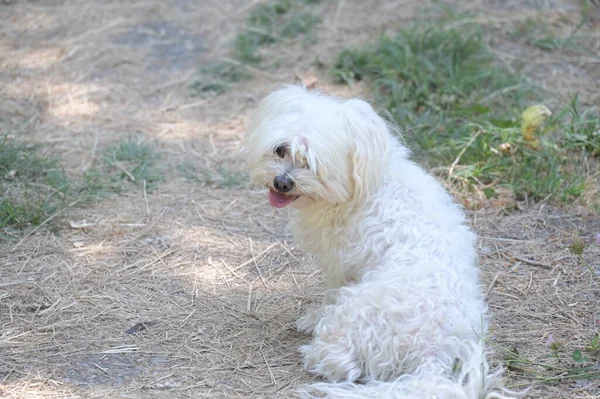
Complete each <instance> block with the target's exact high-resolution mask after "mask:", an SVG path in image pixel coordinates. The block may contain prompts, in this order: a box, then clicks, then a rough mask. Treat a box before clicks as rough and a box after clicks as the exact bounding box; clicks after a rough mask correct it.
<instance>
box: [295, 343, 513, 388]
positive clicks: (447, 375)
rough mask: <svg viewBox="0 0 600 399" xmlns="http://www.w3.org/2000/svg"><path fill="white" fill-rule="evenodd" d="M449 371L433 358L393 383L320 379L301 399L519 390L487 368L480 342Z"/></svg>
mask: <svg viewBox="0 0 600 399" xmlns="http://www.w3.org/2000/svg"><path fill="white" fill-rule="evenodd" d="M468 352H469V353H468V355H469V356H465V357H464V358H463V360H462V362H463V363H462V365H460V366H458V365H457V367H456V368H458V369H459V370H457V371H455V372H452V370H448V369H447V366H442V365H441V364H439V363H436V362H435V361H432V362H430V363H424V364H422V365H421V366H419V367H418V368H417V369H416V370H415V371H414V372H413V373H411V374H405V375H403V376H401V377H400V378H398V379H396V380H395V381H393V382H383V381H370V382H368V383H366V384H356V383H352V382H339V383H336V382H322V383H317V384H312V385H308V386H304V387H301V388H300V390H299V393H300V396H301V397H302V398H304V399H308V398H310V399H316V398H328V399H515V398H517V397H519V396H521V395H522V393H519V392H514V391H510V390H508V389H506V388H505V387H504V385H503V383H502V378H501V374H502V369H500V368H498V369H497V370H494V371H492V370H490V367H489V365H488V362H487V360H486V353H485V351H484V345H483V342H479V343H478V344H474V345H473V347H472V348H470V349H469V350H468Z"/></svg>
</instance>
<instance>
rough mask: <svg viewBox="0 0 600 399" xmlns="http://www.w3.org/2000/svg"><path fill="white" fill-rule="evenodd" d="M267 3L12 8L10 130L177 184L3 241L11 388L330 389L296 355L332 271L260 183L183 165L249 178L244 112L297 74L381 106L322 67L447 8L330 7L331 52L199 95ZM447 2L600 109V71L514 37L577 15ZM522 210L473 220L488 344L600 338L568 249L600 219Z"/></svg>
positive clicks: (589, 284) (136, 394)
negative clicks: (291, 230)
mask: <svg viewBox="0 0 600 399" xmlns="http://www.w3.org/2000/svg"><path fill="white" fill-rule="evenodd" d="M257 3H258V1H242V0H219V1H216V0H169V1H160V0H144V1H133V2H116V1H88V0H70V1H60V0H39V1H23V0H12V1H7V0H5V1H4V2H2V3H0V25H1V27H0V116H1V118H0V129H1V130H2V131H11V130H23V131H25V132H27V133H26V138H27V140H30V141H33V142H39V143H43V144H44V145H45V148H46V149H47V151H49V152H51V153H53V154H57V155H58V156H59V157H60V160H61V162H62V163H63V164H64V165H65V167H66V168H67V171H68V173H70V174H72V175H75V176H76V175H81V173H83V172H84V171H85V170H87V169H88V168H90V167H91V166H92V165H93V164H94V163H95V162H98V160H99V158H100V157H101V151H102V149H103V148H106V147H107V146H109V145H111V144H113V143H115V142H118V141H119V140H122V139H123V138H126V137H129V136H132V135H138V136H140V137H142V138H143V139H144V140H146V141H147V142H149V143H152V145H153V146H154V147H155V148H156V149H157V151H158V152H159V153H160V154H161V161H160V162H161V163H160V165H161V171H162V173H163V174H164V179H163V181H162V182H161V183H159V184H158V186H157V187H156V188H155V189H154V190H151V191H150V190H148V191H144V190H143V189H142V187H137V186H135V187H133V188H131V189H130V190H126V191H125V192H124V193H122V194H120V195H113V196H108V197H105V198H102V199H99V200H98V201H97V202H95V203H93V204H89V205H86V206H85V207H83V206H77V205H74V206H72V207H71V208H69V209H68V213H66V214H65V215H64V217H63V215H59V217H57V218H56V219H55V220H54V221H53V222H54V223H56V225H57V228H58V233H59V234H52V233H49V232H46V230H45V229H43V228H41V229H39V230H38V231H36V232H35V233H34V234H31V235H29V236H27V237H25V238H24V239H23V240H21V241H9V242H0V397H3V398H152V397H160V398H165V397H166V398H184V397H193V398H198V397H211V398H234V397H253V398H260V397H270V398H273V397H282V398H283V397H290V396H292V393H293V390H294V388H295V387H296V386H297V385H298V384H301V383H305V382H310V381H314V380H315V377H312V376H310V375H308V374H307V373H305V372H304V371H303V370H302V368H301V364H300V357H299V355H298V352H297V350H296V348H297V347H298V346H299V345H301V344H302V343H304V342H306V341H307V340H308V337H307V336H304V335H301V334H299V333H297V332H296V331H295V330H294V322H295V320H296V318H297V317H298V316H299V315H301V314H302V313H303V312H305V311H306V310H307V309H308V308H309V307H310V306H312V305H313V304H314V303H316V302H318V301H319V299H320V296H321V293H322V289H323V287H322V278H321V275H320V273H319V272H318V271H317V269H316V267H315V265H314V263H313V261H312V260H311V258H310V257H309V256H308V255H306V254H305V253H303V252H302V251H300V250H299V249H298V248H296V246H295V244H294V242H293V240H292V239H291V237H290V236H289V235H288V234H287V233H286V231H285V227H284V226H285V221H286V218H287V214H286V212H285V211H274V210H273V209H272V208H271V207H270V206H269V204H268V202H267V199H266V194H265V193H264V192H263V190H262V189H256V188H247V187H245V186H242V187H237V188H230V189H223V188H215V187H211V186H210V185H202V184H199V183H194V182H190V181H188V180H186V179H185V177H183V176H182V175H181V174H180V173H178V166H179V165H181V163H182V162H191V163H193V164H195V165H198V166H199V167H205V168H211V169H217V168H219V167H221V166H223V165H225V166H227V168H229V169H233V170H239V171H242V170H243V165H242V161H241V159H240V158H239V156H238V149H239V145H240V139H241V137H242V136H243V134H244V128H245V120H246V117H247V115H248V113H249V112H250V111H251V110H252V108H253V107H254V106H255V105H256V102H257V100H258V99H260V98H261V97H262V96H263V95H265V94H266V93H268V92H269V91H270V90H272V89H273V88H275V87H278V86H280V85H281V84H282V83H288V82H294V81H297V80H298V79H299V78H302V77H306V76H308V75H312V74H316V75H317V76H318V78H319V82H318V87H319V88H321V89H324V90H328V91H332V92H335V93H337V94H342V95H357V94H361V93H362V94H365V95H366V96H367V97H368V93H363V90H364V87H363V86H361V85H357V86H355V87H354V88H353V89H352V90H351V89H349V88H347V87H342V86H334V85H333V84H332V83H331V79H330V78H329V77H328V76H327V74H326V73H324V72H322V71H318V70H317V69H316V67H315V65H316V64H317V62H324V63H325V64H327V63H328V62H330V61H331V59H332V58H333V56H334V54H336V53H337V52H339V51H340V50H341V49H342V48H344V47H347V46H351V45H355V44H360V43H365V42H367V41H368V40H369V39H373V38H375V37H377V35H378V34H380V33H381V32H385V31H393V30H394V29H397V28H399V27H406V26H409V24H410V23H411V22H412V21H413V20H415V19H416V18H423V17H425V16H426V15H427V13H428V12H429V13H435V12H441V11H439V10H441V8H440V5H439V4H440V3H439V2H436V3H433V2H429V1H423V0H421V1H412V0H404V1H382V0H371V1H369V2H366V1H359V0H346V1H345V0H336V1H323V2H322V3H320V4H318V5H316V6H315V9H316V10H317V11H318V14H319V15H320V17H321V19H322V21H323V23H322V24H321V25H319V27H318V28H317V36H318V40H317V41H316V42H315V43H313V44H308V45H307V44H302V43H300V41H296V42H294V41H290V42H287V43H285V45H283V46H277V47H276V48H274V49H272V50H269V52H268V56H269V59H270V60H273V61H274V62H275V61H276V62H278V63H279V64H280V66H279V68H277V69H276V70H273V71H261V70H254V79H252V80H250V81H248V82H243V83H240V84H238V85H237V86H236V87H235V89H234V90H232V91H229V92H227V93H225V94H222V95H220V96H218V97H215V98H198V97H191V96H190V95H189V89H188V87H189V84H190V82H191V81H192V80H193V78H194V76H196V73H197V70H198V67H199V66H201V65H204V64H208V63H211V62H218V61H221V60H223V59H226V58H228V57H230V55H229V51H230V44H231V41H232V40H233V38H234V37H235V35H236V33H237V32H238V31H239V30H240V29H241V27H242V26H243V24H244V21H245V19H246V18H247V14H248V12H249V10H250V9H251V8H252V7H253V6H255V5H256V4H257ZM447 3H448V4H452V5H453V6H455V7H459V8H460V9H462V10H465V11H468V12H477V11H481V10H484V9H485V10H486V13H485V14H484V15H485V18H486V23H488V24H490V25H492V26H494V27H496V29H497V30H498V34H497V35H496V36H495V37H493V38H492V39H490V41H491V45H492V47H493V49H494V51H495V52H496V53H497V54H498V56H499V58H500V59H501V60H503V62H506V63H507V65H509V66H511V65H515V64H514V63H517V62H518V63H522V62H529V61H528V60H532V61H531V64H527V66H526V68H525V69H524V70H525V73H527V74H528V76H529V77H530V78H531V79H533V80H534V81H535V82H536V83H537V84H539V85H541V86H543V87H545V88H547V89H549V90H552V91H555V92H556V94H557V96H556V98H561V95H562V93H565V94H566V93H569V92H572V91H577V90H579V91H581V93H582V99H583V102H584V103H585V104H592V103H597V102H598V100H599V99H600V97H599V93H598V90H597V85H596V87H593V86H594V85H590V82H600V70H599V64H598V61H597V59H596V61H593V60H591V59H590V56H587V55H586V56H580V55H573V56H572V57H571V58H569V57H564V55H563V56H560V57H559V56H556V57H554V56H552V55H548V54H545V53H542V52H541V50H540V53H539V54H537V53H536V51H538V50H531V49H528V48H525V47H523V46H522V45H520V44H518V43H514V42H511V41H510V40H509V37H510V35H508V32H507V30H509V29H510V26H511V25H510V24H511V23H514V22H515V21H517V22H518V21H521V20H522V21H525V20H526V19H527V18H528V17H531V16H539V15H541V16H542V17H544V18H547V19H548V20H551V21H552V20H555V21H558V22H557V23H558V24H563V25H564V26H565V29H567V28H568V27H572V26H573V24H574V23H575V22H574V21H575V20H576V18H577V15H579V11H580V7H581V3H578V2H576V1H541V0H540V1H516V0H515V1H508V0H506V1H503V0H489V1H485V2H484V1H473V2H467V1H456V2H447ZM432 7H433V11H431V10H432ZM436 7H438V9H437V10H438V11H436ZM553 18H554V19H553ZM553 57H554V58H553ZM577 57H580V58H581V59H579V58H577ZM517 205H518V209H516V210H514V211H511V212H508V211H505V210H503V209H499V208H494V207H484V208H481V209H479V210H473V211H470V214H469V215H470V219H471V221H472V225H473V227H474V228H475V230H476V231H477V232H478V233H479V235H480V252H481V267H482V270H483V279H484V281H483V284H484V286H485V288H486V290H487V293H488V299H489V303H490V307H491V310H492V311H493V314H494V326H493V331H492V336H491V340H492V341H493V342H494V343H496V344H497V345H499V346H501V347H504V348H509V349H511V350H512V349H515V348H517V349H518V351H519V352H520V353H521V354H523V355H526V356H528V357H529V358H531V359H543V358H544V357H546V356H548V355H549V353H550V351H549V349H548V348H547V342H548V338H549V337H550V336H552V337H553V339H554V340H560V341H561V342H564V343H565V345H570V347H584V346H585V345H587V344H588V343H589V341H590V339H591V337H592V336H593V334H594V332H597V331H598V329H599V328H600V308H599V307H598V303H599V301H600V291H599V290H598V285H597V282H595V281H594V280H592V278H591V276H590V274H589V272H588V270H587V269H586V268H584V267H583V266H582V265H581V264H580V263H579V262H578V261H577V259H576V257H575V256H574V255H571V254H570V253H569V251H568V249H567V248H568V246H569V245H570V244H571V243H572V241H573V237H574V235H575V234H578V235H579V236H580V237H581V238H582V239H583V240H584V241H585V242H586V243H590V244H591V243H592V242H593V236H594V235H595V234H596V233H598V232H600V220H599V219H598V217H596V216H594V215H593V214H592V213H590V212H588V211H586V210H585V209H569V210H561V209H558V208H557V207H554V206H551V205H550V204H537V205H528V204H517ZM67 215H68V216H67ZM70 221H73V222H75V224H74V225H75V226H77V225H78V224H81V222H82V221H85V222H86V224H87V227H85V228H72V227H71V225H70V223H69V222H70ZM599 256H600V246H593V245H590V246H589V247H588V249H586V252H585V258H586V259H587V260H588V262H589V263H591V264H593V265H596V266H597V259H598V258H599ZM594 262H596V263H594ZM139 323H144V326H143V327H140V326H141V325H140V324H139ZM144 327H146V328H145V329H144ZM132 328H133V330H140V331H139V333H137V334H136V333H131V332H135V331H133V330H128V329H132ZM127 332H130V333H127ZM509 376H510V381H511V383H517V384H518V383H528V382H529V381H528V380H523V379H520V378H519V377H518V374H514V373H511V374H509ZM529 397H532V398H533V397H535V398H596V397H600V388H599V386H598V380H576V379H573V380H571V381H561V382H558V383H557V382H556V381H548V382H545V383H543V384H539V385H536V386H535V387H534V388H533V389H532V390H531V391H530V393H529Z"/></svg>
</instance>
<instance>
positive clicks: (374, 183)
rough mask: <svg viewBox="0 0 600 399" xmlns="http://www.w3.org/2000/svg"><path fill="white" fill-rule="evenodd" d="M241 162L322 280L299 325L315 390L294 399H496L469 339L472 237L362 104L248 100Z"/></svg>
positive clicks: (298, 94)
mask: <svg viewBox="0 0 600 399" xmlns="http://www.w3.org/2000/svg"><path fill="white" fill-rule="evenodd" d="M244 151H245V153H246V155H247V157H248V162H249V167H250V171H251V178H252V181H253V182H254V183H259V184H264V185H265V186H267V187H268V188H269V190H270V192H269V202H270V203H271V204H272V205H273V206H275V207H278V208H282V207H285V206H288V205H289V206H290V207H292V208H294V212H293V218H292V221H291V226H292V229H293V233H294V238H295V240H296V241H297V242H298V243H299V244H300V245H301V246H302V247H303V248H304V249H305V250H306V251H309V252H312V253H314V254H315V255H316V257H317V259H318V263H319V265H320V267H321V269H322V270H323V272H324V273H325V277H326V282H327V286H328V292H327V294H326V295H325V301H324V303H323V305H322V306H321V307H320V308H318V309H316V310H314V311H312V312H310V313H309V314H307V315H306V316H304V317H302V318H301V319H300V320H298V328H299V329H300V330H301V331H304V332H307V333H312V334H313V339H312V342H311V343H310V344H308V345H305V346H303V347H301V349H300V350H301V352H302V354H303V355H304V365H305V367H306V369H307V370H308V371H310V372H312V373H315V374H318V375H321V376H323V377H325V379H327V380H328V382H321V383H317V384H314V385H311V386H309V387H304V388H301V390H302V391H301V392H302V394H303V396H305V397H323V396H325V397H328V398H345V399H347V398H373V399H375V398H411V399H412V398H423V399H425V398H427V399H432V398H437V399H449V398H453V399H454V398H457V399H458V398H461V399H462V398H465V399H478V398H503V397H505V396H503V393H504V392H505V390H503V389H502V388H500V384H499V375H498V374H499V372H494V373H493V372H490V371H489V368H488V365H487V362H486V351H485V349H484V344H483V341H482V339H483V337H484V336H485V334H486V332H487V317H486V311H487V308H486V305H485V303H484V298H483V295H482V290H481V287H480V285H479V270H478V268H477V265H476V251H475V235H474V234H473V232H472V231H471V230H470V229H469V227H468V226H467V225H466V223H465V217H464V214H463V212H462V211H461V209H460V208H459V207H458V206H457V205H456V204H454V203H453V201H452V199H451V198H450V196H449V195H448V194H447V192H446V191H445V190H444V189H443V188H442V187H441V186H440V184H438V183H437V182H436V180H435V179H434V178H433V177H431V176H430V175H429V174H427V173H426V172H424V171H423V169H421V168H420V167H419V166H417V165H416V164H414V163H413V162H411V161H410V160H409V159H408V151H407V149H406V148H405V147H404V146H403V145H402V144H401V143H400V142H399V141H398V140H397V139H396V137H394V135H392V134H391V132H390V127H389V126H388V125H387V124H386V122H385V121H384V120H383V119H382V118H381V117H379V116H378V115H377V114H376V113H375V112H374V111H373V109H372V108H371V106H369V105H368V104H367V103H366V102H364V101H361V100H356V99H354V100H347V101H346V100H342V99H337V98H332V97H328V96H325V95H321V94H318V93H315V92H309V91H307V90H306V89H304V88H301V87H294V86H291V87H286V88H284V89H282V90H280V91H277V92H275V93H273V94H271V95H269V96H268V97H266V98H265V99H264V100H263V101H262V102H261V104H260V106H259V109H258V111H257V112H256V114H255V115H254V117H253V118H252V119H251V121H250V123H249V131H248V135H247V137H246V141H245V143H244Z"/></svg>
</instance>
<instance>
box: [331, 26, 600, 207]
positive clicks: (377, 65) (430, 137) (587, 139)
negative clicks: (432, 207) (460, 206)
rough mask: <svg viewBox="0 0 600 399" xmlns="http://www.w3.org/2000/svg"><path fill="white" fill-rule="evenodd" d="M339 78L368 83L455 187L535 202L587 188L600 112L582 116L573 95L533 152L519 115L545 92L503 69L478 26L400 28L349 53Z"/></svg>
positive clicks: (423, 156)
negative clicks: (456, 183)
mask: <svg viewBox="0 0 600 399" xmlns="http://www.w3.org/2000/svg"><path fill="white" fill-rule="evenodd" d="M333 74H334V77H335V78H336V79H337V80H338V81H340V82H346V83H347V84H350V85H351V84H353V82H355V81H358V80H366V81H367V82H368V83H369V84H370V85H371V87H372V88H373V90H374V93H375V101H376V104H377V106H378V108H379V109H380V110H381V112H382V114H383V115H385V116H386V117H387V118H388V119H390V120H392V121H393V122H395V123H396V124H398V125H399V126H401V127H402V128H403V131H404V137H405V140H406V142H407V143H408V145H409V146H410V147H411V148H412V149H413V150H414V152H415V155H416V157H417V158H419V159H420V161H422V162H425V163H427V164H428V165H429V166H430V167H431V168H432V169H433V170H436V171H444V172H445V174H446V176H447V177H449V178H451V179H452V181H459V182H461V183H463V186H466V187H468V188H472V187H474V186H477V187H479V188H481V189H482V190H484V193H485V194H486V196H488V197H490V196H494V195H495V192H496V190H497V189H499V188H501V187H509V188H510V189H512V190H513V192H514V193H515V195H516V196H517V197H518V198H528V199H532V200H541V199H546V198H548V199H549V198H552V199H558V200H562V201H571V200H573V199H576V198H578V197H580V196H581V195H582V194H583V193H584V192H585V189H586V187H585V182H586V178H587V174H589V172H590V171H589V170H587V169H586V164H587V162H586V159H587V157H593V156H597V155H598V143H599V142H598V140H599V138H598V134H599V133H598V130H599V128H598V126H599V121H600V119H599V116H598V113H597V112H596V113H592V112H591V111H588V112H582V111H581V110H580V107H579V105H578V103H577V99H576V98H575V99H574V100H573V102H572V103H571V104H569V105H567V106H565V107H564V108H563V109H562V110H558V112H556V110H555V116H554V117H553V118H551V120H549V121H548V122H547V124H546V126H545V129H544V132H545V133H546V135H545V137H543V138H542V140H541V145H540V147H539V148H532V147H531V146H530V145H529V143H527V142H525V141H524V140H523V137H522V134H521V122H520V114H521V113H522V111H524V110H525V108H526V106H527V105H531V104H533V103H534V101H539V93H538V92H537V90H535V88H533V87H532V86H531V85H530V84H528V83H527V82H526V81H524V80H523V79H522V78H520V77H518V76H515V75H513V74H511V73H509V72H508V71H507V70H505V69H503V68H502V67H500V66H499V63H498V62H496V60H495V58H494V56H493V55H492V53H491V51H490V50H489V48H488V46H487V45H486V43H485V41H484V40H483V37H482V34H481V32H480V31H479V30H478V29H476V28H475V29H472V28H463V29H449V30H445V29H443V28H440V27H425V28H424V27H422V26H418V27H414V28H411V29H408V30H402V31H400V32H399V33H398V34H397V35H396V36H395V37H382V38H381V39H379V40H378V41H377V42H376V43H374V44H373V45H371V46H367V47H365V48H363V49H352V50H344V51H343V52H342V53H341V54H340V55H339V57H338V59H337V62H336V65H335V67H334V70H333ZM502 148H510V151H509V153H508V154H507V153H506V151H502V150H501V149H502Z"/></svg>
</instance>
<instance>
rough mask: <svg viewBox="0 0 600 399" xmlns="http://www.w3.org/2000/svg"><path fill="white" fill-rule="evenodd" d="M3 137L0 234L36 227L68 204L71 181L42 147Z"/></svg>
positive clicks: (0, 179)
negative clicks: (40, 148) (46, 154)
mask: <svg viewBox="0 0 600 399" xmlns="http://www.w3.org/2000/svg"><path fill="white" fill-rule="evenodd" d="M9 137H12V136H8V135H5V136H2V137H0V193H1V195H0V237H6V236H11V235H13V233H14V232H15V231H16V230H19V229H23V228H27V227H29V226H36V225H38V224H40V223H42V222H43V221H44V220H45V219H46V218H48V217H49V216H50V215H52V214H53V213H55V212H57V211H58V210H59V209H61V208H62V207H63V206H65V205H66V201H67V200H68V197H69V193H70V188H71V184H72V182H71V180H70V179H69V178H68V177H67V175H66V174H65V172H64V171H63V169H62V167H61V166H60V165H59V163H58V162H57V161H56V160H55V159H53V158H51V157H47V156H45V155H42V154H40V152H39V148H38V147H37V146H34V145H30V144H25V143H23V142H21V141H19V140H17V139H16V138H14V137H12V138H9Z"/></svg>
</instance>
